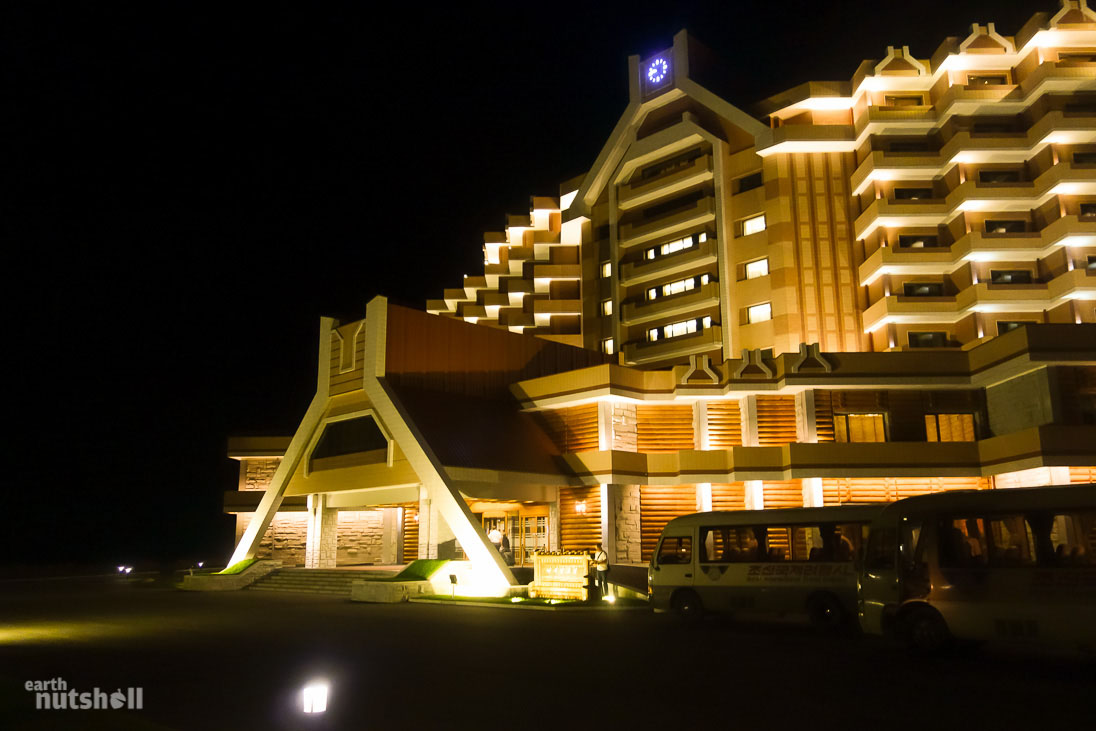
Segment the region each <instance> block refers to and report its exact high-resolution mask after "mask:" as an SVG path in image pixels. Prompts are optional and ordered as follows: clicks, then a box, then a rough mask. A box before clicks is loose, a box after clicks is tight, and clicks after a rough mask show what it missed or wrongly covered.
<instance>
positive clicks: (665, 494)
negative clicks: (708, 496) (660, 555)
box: [639, 485, 696, 561]
mask: <svg viewBox="0 0 1096 731" xmlns="http://www.w3.org/2000/svg"><path fill="white" fill-rule="evenodd" d="M695 512H696V486H695V485H674V486H672V487H662V486H654V485H640V487H639V527H640V557H641V558H642V559H643V560H644V561H649V560H650V559H651V553H652V552H653V551H654V550H655V545H656V544H657V543H658V537H659V536H660V535H662V529H663V528H665V527H666V524H667V523H669V522H670V521H671V520H673V519H674V518H676V517H678V516H680V515H689V514H691V513H695Z"/></svg>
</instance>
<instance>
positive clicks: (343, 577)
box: [247, 568, 363, 599]
mask: <svg viewBox="0 0 1096 731" xmlns="http://www.w3.org/2000/svg"><path fill="white" fill-rule="evenodd" d="M361 578H363V577H362V574H361V572H358V571H340V570H338V569H334V570H331V569H299V568H293V569H277V570H276V571H273V572H271V573H270V574H268V575H266V576H264V577H263V578H261V579H259V580H258V581H256V582H255V583H254V584H252V585H251V586H249V587H247V588H248V589H249V590H251V591H284V592H294V593H297V594H324V595H329V596H339V597H345V598H347V599H349V598H350V584H351V582H353V581H355V580H357V579H361Z"/></svg>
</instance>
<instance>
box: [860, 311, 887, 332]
mask: <svg viewBox="0 0 1096 731" xmlns="http://www.w3.org/2000/svg"><path fill="white" fill-rule="evenodd" d="M892 322H894V318H893V317H891V316H890V315H887V316H886V317H882V318H880V319H879V322H877V323H875V324H874V325H872V326H871V327H869V328H866V329H865V330H864V332H865V333H868V334H869V335H870V334H871V333H873V332H875V331H876V330H878V329H879V328H881V327H883V326H884V325H889V324H891V323H892Z"/></svg>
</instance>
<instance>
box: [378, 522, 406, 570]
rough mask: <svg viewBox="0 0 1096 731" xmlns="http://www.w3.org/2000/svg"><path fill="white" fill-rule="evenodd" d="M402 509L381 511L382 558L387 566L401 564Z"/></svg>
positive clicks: (382, 561)
mask: <svg viewBox="0 0 1096 731" xmlns="http://www.w3.org/2000/svg"><path fill="white" fill-rule="evenodd" d="M402 512H403V511H402V509H401V508H383V509H382V510H381V558H380V562H381V563H382V564H384V565H385V566H391V565H392V564H395V563H399V548H400V531H401V528H402V526H401V525H400V513H402Z"/></svg>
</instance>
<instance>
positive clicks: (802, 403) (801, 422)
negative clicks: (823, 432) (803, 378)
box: [795, 389, 818, 444]
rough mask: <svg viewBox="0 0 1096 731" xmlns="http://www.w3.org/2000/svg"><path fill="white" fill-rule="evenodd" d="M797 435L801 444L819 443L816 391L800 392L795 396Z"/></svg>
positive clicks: (797, 439)
mask: <svg viewBox="0 0 1096 731" xmlns="http://www.w3.org/2000/svg"><path fill="white" fill-rule="evenodd" d="M795 434H796V437H795V439H796V441H797V442H799V443H800V444H814V443H815V442H817V441H818V422H817V421H816V420H815V416H814V391H813V390H810V389H808V390H806V391H800V392H799V393H797V394H796V395H795Z"/></svg>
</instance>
